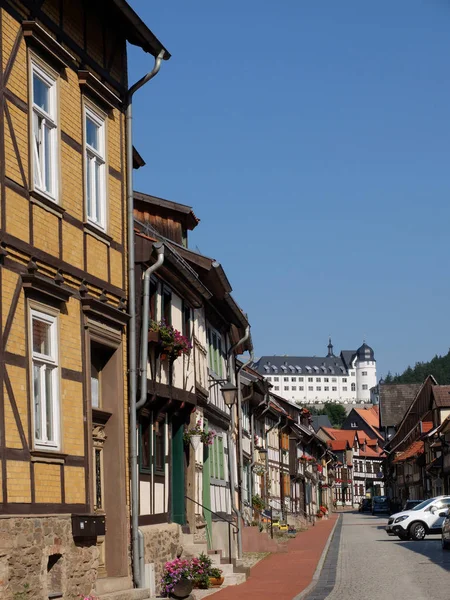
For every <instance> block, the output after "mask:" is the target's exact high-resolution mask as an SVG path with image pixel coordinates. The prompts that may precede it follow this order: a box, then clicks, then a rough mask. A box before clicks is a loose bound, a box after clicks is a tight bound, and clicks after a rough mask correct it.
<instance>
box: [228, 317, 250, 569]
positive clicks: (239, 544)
mask: <svg viewBox="0 0 450 600" xmlns="http://www.w3.org/2000/svg"><path fill="white" fill-rule="evenodd" d="M249 336H250V325H247V327H246V328H245V334H244V337H243V338H241V339H240V340H239V341H238V342H237V343H236V344H234V346H231V348H230V349H229V350H228V357H227V358H228V360H227V363H228V369H227V370H228V381H231V356H232V353H233V351H234V350H235V349H236V348H238V347H239V346H240V345H241V344H243V343H244V342H246V341H247V340H248V338H249ZM237 380H238V381H237V383H238V385H237V388H238V405H239V398H240V397H241V396H240V385H239V382H240V377H239V373H238V376H237ZM230 412H231V430H230V429H229V430H228V434H227V438H228V458H229V464H230V487H231V490H230V500H231V510H232V511H233V512H234V514H235V515H236V519H237V522H238V532H237V550H238V558H242V531H241V528H242V514H241V511H240V510H239V508H238V507H237V506H236V504H235V501H234V494H235V486H236V476H235V475H236V474H235V471H234V467H235V462H234V459H233V456H232V455H231V448H232V446H233V436H232V434H233V433H234V429H235V426H236V422H235V421H236V419H235V413H234V410H233V407H231V410H230ZM239 427H240V425H239ZM235 448H236V446H235Z"/></svg>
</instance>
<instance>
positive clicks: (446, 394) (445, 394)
mask: <svg viewBox="0 0 450 600" xmlns="http://www.w3.org/2000/svg"><path fill="white" fill-rule="evenodd" d="M433 396H434V403H435V405H436V406H437V407H438V408H450V385H435V386H433Z"/></svg>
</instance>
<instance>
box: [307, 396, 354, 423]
mask: <svg viewBox="0 0 450 600" xmlns="http://www.w3.org/2000/svg"><path fill="white" fill-rule="evenodd" d="M308 410H309V412H310V413H311V414H312V415H327V416H328V418H329V419H330V423H331V425H332V426H333V427H335V428H336V429H340V428H341V427H342V423H343V422H344V421H345V419H346V417H347V413H346V411H345V408H344V407H343V406H342V404H334V402H325V404H324V405H323V406H322V407H321V408H318V407H317V406H314V405H311V406H308Z"/></svg>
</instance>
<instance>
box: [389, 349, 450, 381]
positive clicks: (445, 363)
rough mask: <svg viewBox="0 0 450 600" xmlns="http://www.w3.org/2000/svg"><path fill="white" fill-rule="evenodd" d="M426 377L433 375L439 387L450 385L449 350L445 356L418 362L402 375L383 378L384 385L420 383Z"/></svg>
mask: <svg viewBox="0 0 450 600" xmlns="http://www.w3.org/2000/svg"><path fill="white" fill-rule="evenodd" d="M428 375H433V377H434V378H435V379H436V381H437V382H438V383H439V385H449V384H450V350H449V352H448V353H447V354H446V355H445V356H438V355H436V356H435V357H434V358H432V359H431V360H430V361H428V362H418V363H416V365H415V366H414V367H408V368H407V369H406V370H405V371H404V372H403V373H401V374H400V375H399V374H396V375H392V374H391V373H390V372H389V373H388V374H387V376H386V377H385V378H384V382H385V383H422V382H423V381H424V380H425V378H426V377H427V376H428Z"/></svg>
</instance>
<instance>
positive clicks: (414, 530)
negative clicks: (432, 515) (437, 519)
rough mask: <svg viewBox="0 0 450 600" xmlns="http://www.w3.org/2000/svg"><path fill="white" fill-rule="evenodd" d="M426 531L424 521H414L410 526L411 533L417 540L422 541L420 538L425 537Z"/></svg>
mask: <svg viewBox="0 0 450 600" xmlns="http://www.w3.org/2000/svg"><path fill="white" fill-rule="evenodd" d="M426 533H427V531H426V529H425V525H424V524H423V523H419V522H417V523H413V524H412V525H411V527H410V528H409V535H410V536H411V538H412V539H413V540H415V541H416V542H420V540H423V538H424V537H425V536H426Z"/></svg>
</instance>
